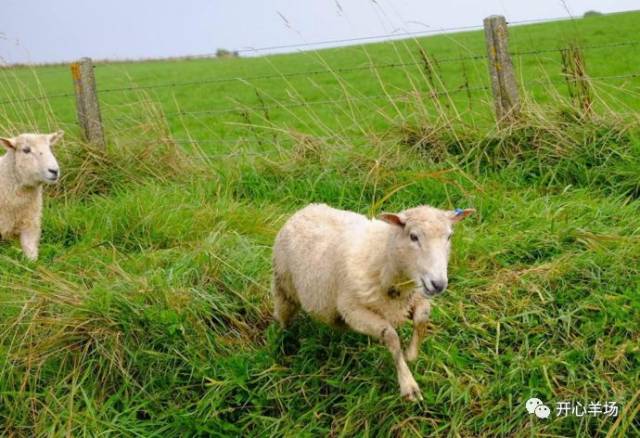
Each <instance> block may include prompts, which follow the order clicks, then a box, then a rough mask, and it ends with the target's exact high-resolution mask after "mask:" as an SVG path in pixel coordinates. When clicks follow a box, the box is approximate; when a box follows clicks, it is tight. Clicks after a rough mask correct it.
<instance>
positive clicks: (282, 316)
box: [271, 276, 300, 329]
mask: <svg viewBox="0 0 640 438" xmlns="http://www.w3.org/2000/svg"><path fill="white" fill-rule="evenodd" d="M271 290H272V292H271V293H272V294H273V307H274V308H273V316H274V317H275V319H276V320H277V321H278V322H279V323H280V326H281V327H282V328H283V329H286V328H287V327H288V326H289V324H290V323H291V320H292V319H293V318H294V317H295V316H296V314H297V313H298V309H299V308H300V305H299V304H298V303H296V302H294V301H292V300H291V299H290V298H289V297H288V296H287V293H286V291H285V289H284V287H283V286H282V282H281V280H280V279H278V277H277V276H274V279H273V285H272V287H271Z"/></svg>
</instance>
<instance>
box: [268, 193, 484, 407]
mask: <svg viewBox="0 0 640 438" xmlns="http://www.w3.org/2000/svg"><path fill="white" fill-rule="evenodd" d="M474 211H475V210H474V209H465V210H456V211H444V210H439V209H437V208H433V207H430V206H426V205H425V206H420V207H416V208H411V209H409V210H405V211H403V212H401V213H396V214H393V213H384V214H382V215H381V216H380V217H379V219H371V220H369V219H367V218H366V217H365V216H362V215H360V214H357V213H353V212H349V211H343V210H337V209H334V208H331V207H329V206H327V205H324V204H311V205H309V206H307V207H305V208H303V209H302V210H300V211H298V212H297V213H295V214H294V215H293V216H292V217H291V218H290V219H289V220H288V221H287V222H286V224H285V225H284V226H283V228H282V229H281V230H280V232H279V233H278V235H277V237H276V240H275V244H274V247H273V283H272V298H273V300H274V316H275V318H276V319H277V320H278V321H279V322H280V324H281V325H282V327H283V328H286V327H287V326H288V325H289V323H290V321H291V320H292V318H293V317H294V316H295V314H296V313H297V311H298V310H299V308H300V307H302V309H303V310H305V311H306V312H307V313H309V314H310V315H311V316H312V317H313V318H314V319H317V320H320V321H322V322H324V323H326V324H329V325H332V326H338V327H339V326H343V327H344V326H345V325H346V326H348V327H350V328H351V329H353V330H355V331H357V332H360V333H363V334H365V335H369V336H373V337H375V338H378V339H380V340H381V341H382V342H383V343H384V345H386V347H387V348H388V349H389V351H390V352H391V354H392V356H393V359H394V362H395V366H396V370H397V375H398V383H399V385H400V393H401V395H402V396H403V397H405V398H407V399H409V400H412V401H416V400H422V395H421V393H420V388H419V387H418V384H417V383H416V381H415V379H414V378H413V376H412V374H411V371H410V370H409V367H408V366H407V362H406V361H413V360H415V359H416V358H417V356H418V350H419V347H420V344H421V342H422V339H423V338H424V336H425V334H426V333H425V332H426V323H427V320H428V318H429V315H430V313H431V305H430V301H429V298H430V297H432V296H434V295H437V294H439V293H441V292H443V291H444V290H445V289H446V287H447V283H448V278H447V265H448V259H449V251H450V248H451V235H452V233H453V225H454V224H455V223H457V222H459V221H460V220H462V219H464V218H465V217H467V216H468V215H470V214H471V213H473V212H474ZM407 285H408V286H409V287H407ZM408 318H411V319H412V320H413V326H414V329H413V336H412V339H411V341H410V343H409V346H408V348H407V349H406V351H405V353H404V354H403V352H402V348H401V345H400V338H399V337H398V334H397V332H396V327H397V326H398V325H399V324H400V323H402V322H404V321H406V320H407V319H408ZM405 359H406V360H405Z"/></svg>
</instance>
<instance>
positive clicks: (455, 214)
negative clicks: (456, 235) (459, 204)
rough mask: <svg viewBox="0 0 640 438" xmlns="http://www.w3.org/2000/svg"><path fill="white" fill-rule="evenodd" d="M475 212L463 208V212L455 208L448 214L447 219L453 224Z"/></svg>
mask: <svg viewBox="0 0 640 438" xmlns="http://www.w3.org/2000/svg"><path fill="white" fill-rule="evenodd" d="M475 212H476V209H475V208H465V209H464V210H462V209H460V208H456V209H455V210H453V211H450V212H449V218H450V219H451V222H453V223H454V224H455V223H457V222H460V221H461V220H462V219H464V218H466V217H467V216H469V215H471V214H472V213H475Z"/></svg>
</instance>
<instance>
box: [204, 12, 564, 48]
mask: <svg viewBox="0 0 640 438" xmlns="http://www.w3.org/2000/svg"><path fill="white" fill-rule="evenodd" d="M567 19H571V17H559V18H538V19H531V20H516V21H508V22H507V24H511V25H520V24H533V23H545V22H553V21H564V20H567ZM483 27H484V25H483V24H476V25H468V26H457V27H449V28H437V29H427V30H422V31H415V32H410V31H405V32H394V33H386V34H380V35H368V36H363V37H353V38H341V39H333V40H324V41H312V42H304V43H297V44H283V45H274V46H267V47H245V48H241V49H237V50H233V51H232V52H236V53H247V52H253V53H259V52H266V51H269V50H284V49H297V48H306V47H313V46H321V45H327V44H341V43H352V42H357V41H371V40H376V39H383V38H398V39H402V38H407V37H419V36H426V35H433V34H439V33H442V34H444V33H449V32H461V31H465V30H479V29H482V28H483ZM385 41H389V40H385ZM215 55H216V54H215V53H205V54H202V55H198V56H200V57H211V56H215Z"/></svg>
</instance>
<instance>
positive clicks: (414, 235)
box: [409, 233, 418, 242]
mask: <svg viewBox="0 0 640 438" xmlns="http://www.w3.org/2000/svg"><path fill="white" fill-rule="evenodd" d="M409 239H411V241H412V242H417V241H418V236H417V235H416V234H414V233H411V234H409Z"/></svg>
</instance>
